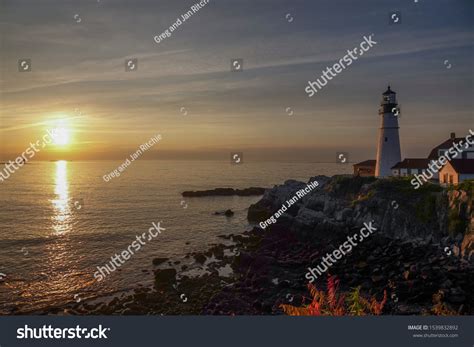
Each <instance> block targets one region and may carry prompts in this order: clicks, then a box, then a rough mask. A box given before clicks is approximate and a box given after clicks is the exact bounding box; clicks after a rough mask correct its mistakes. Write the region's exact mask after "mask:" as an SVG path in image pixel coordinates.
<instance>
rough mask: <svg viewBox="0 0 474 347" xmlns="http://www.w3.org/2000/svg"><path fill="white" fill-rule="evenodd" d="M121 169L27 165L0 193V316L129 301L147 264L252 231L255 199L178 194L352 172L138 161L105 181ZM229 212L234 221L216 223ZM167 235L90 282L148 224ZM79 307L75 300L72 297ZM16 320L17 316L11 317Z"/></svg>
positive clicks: (144, 279) (148, 279)
mask: <svg viewBox="0 0 474 347" xmlns="http://www.w3.org/2000/svg"><path fill="white" fill-rule="evenodd" d="M119 164H120V162H113V161H103V162H64V161H59V162H32V163H30V164H28V165H25V166H23V167H22V168H21V169H20V170H18V171H17V172H15V173H14V174H13V175H12V176H11V177H10V178H9V179H8V180H6V181H5V182H3V183H1V186H0V273H3V274H6V277H5V279H4V282H3V283H0V314H11V313H18V312H28V311H30V310H37V309H41V308H43V307H49V306H51V305H59V304H64V303H67V302H72V301H74V300H75V299H74V295H76V294H77V293H81V299H83V298H87V297H97V296H103V295H109V294H112V293H117V292H122V291H128V290H131V289H132V288H136V287H137V286H138V285H140V284H141V285H144V286H146V285H150V284H151V283H152V281H153V273H152V272H151V271H149V272H144V271H142V270H151V269H152V264H151V261H152V259H153V258H154V257H170V258H171V259H172V260H179V259H181V258H183V257H184V255H186V254H187V253H189V252H193V251H201V250H205V249H207V248H208V247H209V245H211V244H213V243H217V242H219V241H220V240H219V238H218V237H217V236H218V235H222V234H231V233H234V234H236V233H241V232H243V231H244V230H245V229H247V228H249V225H248V223H247V221H246V215H247V208H248V206H249V205H250V204H252V203H254V202H256V201H258V200H259V198H260V197H206V198H182V197H181V194H180V193H181V192H182V191H184V190H202V189H212V188H216V187H233V188H246V187H250V186H260V187H272V186H273V185H275V184H281V183H283V182H284V181H285V180H286V179H290V178H292V179H298V180H303V181H307V180H308V179H309V178H310V177H311V176H315V175H328V176H330V175H334V174H341V173H350V169H351V166H349V165H338V164H306V163H296V164H295V163H287V164H286V163H270V162H266V163H249V162H246V163H244V164H242V165H230V164H229V163H228V162H212V161H188V162H185V161H145V160H143V161H135V162H133V163H132V165H131V166H130V167H128V168H127V170H126V171H125V172H124V173H123V174H122V175H121V176H120V177H118V178H113V179H112V180H111V181H109V182H104V181H103V180H102V176H103V175H104V174H105V173H108V172H110V171H112V170H113V169H115V168H116V167H117V166H118V165H119ZM227 208H230V209H232V210H233V211H235V216H234V217H232V218H226V217H224V216H215V215H213V213H214V212H215V211H218V210H223V209H227ZM158 221H161V222H162V223H161V226H162V227H164V228H166V230H165V231H163V232H162V234H160V235H159V236H158V237H157V238H156V239H153V240H152V241H150V242H147V244H146V245H144V246H142V248H141V249H140V250H139V251H138V252H137V253H135V255H133V256H132V258H131V259H130V260H128V261H127V262H126V263H125V264H124V265H122V266H121V268H120V271H115V272H114V273H112V274H111V275H109V276H107V277H106V278H105V280H103V281H101V282H97V281H95V280H94V278H93V273H94V272H95V271H96V267H97V266H102V265H104V264H105V263H106V262H108V261H109V260H110V257H111V256H113V255H114V254H115V253H120V252H121V251H122V250H124V249H126V248H127V246H128V245H130V243H131V242H133V241H134V240H135V236H136V235H139V234H142V233H143V232H146V231H147V230H148V229H149V228H150V227H151V223H152V222H158ZM76 299H79V297H76ZM13 310H15V311H13Z"/></svg>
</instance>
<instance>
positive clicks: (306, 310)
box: [280, 276, 387, 316]
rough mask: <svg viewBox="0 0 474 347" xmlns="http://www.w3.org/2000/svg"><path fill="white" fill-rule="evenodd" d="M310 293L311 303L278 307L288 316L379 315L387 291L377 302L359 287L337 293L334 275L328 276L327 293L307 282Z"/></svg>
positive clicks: (385, 300) (337, 283)
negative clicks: (346, 292) (362, 292)
mask: <svg viewBox="0 0 474 347" xmlns="http://www.w3.org/2000/svg"><path fill="white" fill-rule="evenodd" d="M308 289H309V292H310V294H311V303H310V304H309V305H303V306H302V307H296V306H292V305H285V304H282V305H280V308H281V309H282V310H283V312H285V313H286V314H287V315H290V316H343V315H349V316H365V315H367V314H373V315H380V314H381V313H382V310H383V307H384V305H385V303H386V302H387V291H386V290H384V295H383V299H382V300H381V301H380V302H378V301H377V299H376V298H375V297H371V298H369V299H366V298H364V297H363V296H362V295H361V294H360V287H357V288H354V289H353V290H352V291H351V292H350V293H349V295H348V296H347V298H346V296H345V295H344V294H340V293H338V290H339V280H338V279H337V278H336V276H329V278H328V282H327V293H325V292H324V291H322V290H318V289H317V288H316V287H315V286H314V285H313V284H308Z"/></svg>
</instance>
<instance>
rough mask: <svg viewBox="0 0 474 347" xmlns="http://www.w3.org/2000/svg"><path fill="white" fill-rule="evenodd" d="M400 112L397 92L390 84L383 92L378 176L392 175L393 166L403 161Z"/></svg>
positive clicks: (376, 167)
mask: <svg viewBox="0 0 474 347" xmlns="http://www.w3.org/2000/svg"><path fill="white" fill-rule="evenodd" d="M398 113H399V112H398V104H397V98H396V93H395V92H394V91H392V90H390V86H388V89H387V91H386V92H385V93H383V99H382V102H381V104H380V109H379V115H380V116H381V117H380V118H381V119H380V122H381V125H380V130H379V139H378V145H377V164H376V166H375V176H376V177H387V176H391V174H392V170H391V168H392V167H393V166H395V165H396V164H397V163H399V162H400V161H401V155H400V137H399V134H398V128H399V127H398Z"/></svg>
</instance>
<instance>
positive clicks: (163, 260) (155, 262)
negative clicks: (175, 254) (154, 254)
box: [153, 258, 168, 265]
mask: <svg viewBox="0 0 474 347" xmlns="http://www.w3.org/2000/svg"><path fill="white" fill-rule="evenodd" d="M167 260H168V258H154V259H153V265H160V264H162V263H164V262H165V261H167Z"/></svg>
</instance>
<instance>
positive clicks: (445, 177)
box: [443, 173, 448, 183]
mask: <svg viewBox="0 0 474 347" xmlns="http://www.w3.org/2000/svg"><path fill="white" fill-rule="evenodd" d="M443 183H448V174H447V173H445V174H444V175H443Z"/></svg>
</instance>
